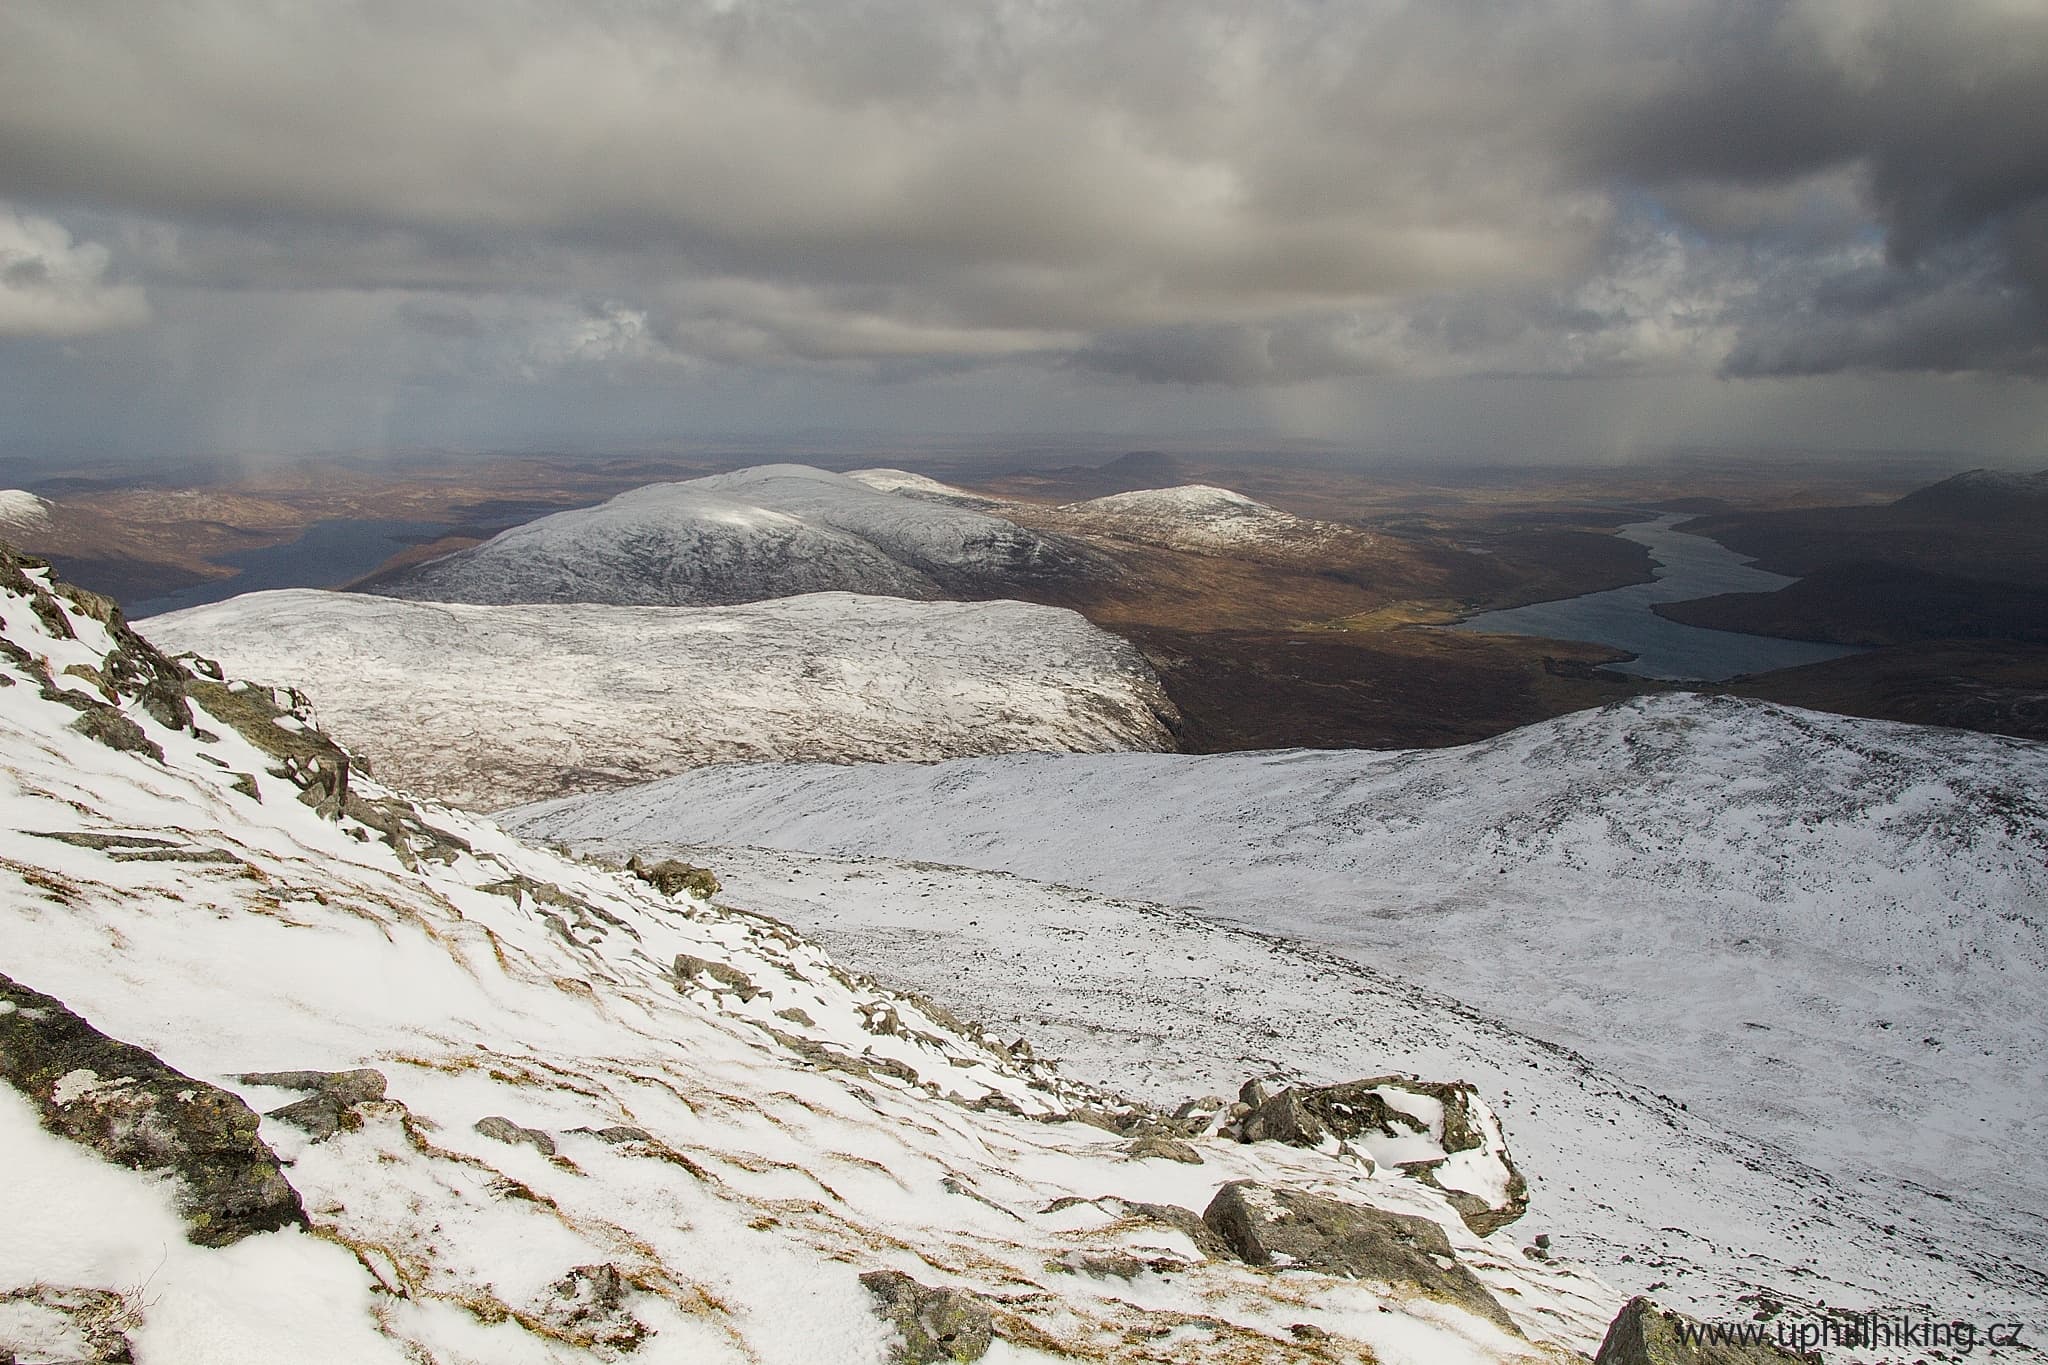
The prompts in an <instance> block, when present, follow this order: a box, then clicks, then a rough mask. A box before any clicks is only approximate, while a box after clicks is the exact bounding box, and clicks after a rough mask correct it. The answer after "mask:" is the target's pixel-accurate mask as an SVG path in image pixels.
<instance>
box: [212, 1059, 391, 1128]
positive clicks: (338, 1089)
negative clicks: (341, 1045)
mask: <svg viewBox="0 0 2048 1365" xmlns="http://www.w3.org/2000/svg"><path fill="white" fill-rule="evenodd" d="M239 1079H240V1080H241V1081H242V1082H243V1083H244V1084H246V1085H268V1086H275V1087H277V1088H278V1089H280V1090H311V1091H313V1092H314V1093H313V1094H311V1095H309V1096H307V1097H306V1098H305V1099H303V1100H296V1101H294V1102H292V1103H291V1104H287V1105H285V1106H284V1107H283V1108H281V1109H273V1110H271V1111H270V1112H269V1113H267V1114H265V1115H264V1117H265V1118H272V1119H277V1120H279V1121H280V1122H283V1123H289V1124H291V1125H293V1126H294V1127H296V1128H303V1129H304V1130H305V1131H307V1132H308V1133H311V1134H312V1135H313V1140H314V1141H315V1142H319V1141H321V1140H323V1139H325V1138H330V1137H333V1136H334V1135H335V1134H336V1133H338V1132H340V1131H342V1130H343V1129H344V1128H348V1129H354V1128H360V1127H361V1126H362V1119H361V1118H360V1117H358V1116H357V1114H356V1113H355V1106H357V1105H359V1104H367V1103H371V1102H373V1101H376V1100H381V1099H383V1098H384V1073H383V1072H381V1071H378V1070H376V1069H374V1068H372V1067H359V1068H357V1069H356V1070H353V1071H251V1072H249V1073H247V1074H246V1075H243V1076H241V1077H240V1078H239Z"/></svg>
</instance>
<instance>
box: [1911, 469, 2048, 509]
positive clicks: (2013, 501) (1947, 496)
mask: <svg viewBox="0 0 2048 1365" xmlns="http://www.w3.org/2000/svg"><path fill="white" fill-rule="evenodd" d="M2044 508H2048V470H2042V471H2040V472H2038V473H2034V474H2016V473H2012V472H2009V471H2006V470H1998V469H1969V470H1965V471H1964V472H1962V473H1961V474H1955V475H1952V476H1950V477H1949V478H1946V479H1943V480H1941V482H1939V483H1932V484H1929V485H1928V486H1927V487H1925V488H1919V489H1915V490H1914V491H1913V492H1911V493H1908V494H1906V495H1905V496H1904V497H1902V498H1900V499H1899V500H1898V501H1897V502H1895V503H1893V504H1892V509H1893V510H1894V511H1896V512H1912V513H1916V514H1920V515H1933V516H1945V517H1957V518H1962V519H1964V520H1979V521H2009V520H2016V519H2025V518H2039V517H2040V515H2041V513H2042V510H2043V509H2044Z"/></svg>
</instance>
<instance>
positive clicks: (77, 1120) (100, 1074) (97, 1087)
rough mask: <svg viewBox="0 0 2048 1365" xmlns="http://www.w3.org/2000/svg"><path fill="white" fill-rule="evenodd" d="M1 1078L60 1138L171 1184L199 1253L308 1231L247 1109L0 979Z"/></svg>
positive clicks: (47, 999) (59, 1005)
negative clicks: (285, 1230)
mask: <svg viewBox="0 0 2048 1365" xmlns="http://www.w3.org/2000/svg"><path fill="white" fill-rule="evenodd" d="M0 1078H4V1079H6V1080H7V1081H8V1082H9V1083H10V1084H12V1085H13V1086H14V1088H15V1089H17V1090H19V1091H21V1092H22V1094H24V1095H26V1096H28V1098H29V1099H30V1101H32V1102H33V1103H34V1104H35V1106H36V1108H37V1109H38V1110H40V1111H41V1114H42V1121H43V1127H45V1128H47V1129H48V1130H49V1131H51V1132H52V1133H55V1134H57V1135H58V1136H59V1137H65V1138H69V1139H71V1140H72V1141H74V1142H78V1143H82V1144H84V1145H85V1146H87V1147H90V1148H92V1149H93V1150H94V1151H96V1152H98V1153H99V1154H100V1155H101V1156H104V1157H106V1158H107V1159H108V1160H109V1161H112V1162H115V1163H117V1164H119V1165H122V1166H127V1167H131V1168H133V1169H136V1170H145V1171H166V1170H167V1171H170V1172H171V1173H173V1174H174V1175H176V1176H177V1178H178V1182H179V1198H178V1206H179V1211H180V1212H181V1213H183V1215H184V1217H185V1228H186V1232H185V1235H186V1236H187V1237H188V1238H190V1239H191V1240H192V1241H193V1242H196V1243H198V1244H199V1245H201V1246H214V1247H218V1246H227V1245H229V1244H230V1243H233V1242H238V1241H240V1240H241V1239H242V1238H244V1237H247V1236H249V1235H250V1234H252V1233H257V1232H270V1231H272V1230H274V1229H276V1228H281V1227H285V1226H287V1225H297V1226H304V1224H305V1221H306V1213H305V1210H304V1209H303V1208H302V1207H301V1206H300V1203H299V1196H298V1193H297V1191H295V1190H293V1189H292V1187H291V1185H290V1184H289V1183H288V1182H287V1181H286V1180H285V1178H284V1173H283V1172H282V1171H281V1170H279V1169H278V1163H277V1157H276V1155H275V1154H274V1153H272V1152H271V1150H270V1148H269V1147H268V1146H266V1145H265V1144H264V1142H263V1139H262V1138H260V1137H258V1136H257V1131H256V1130H257V1127H258V1122H257V1118H256V1115H255V1113H254V1111H252V1110H251V1109H250V1108H249V1106H248V1105H246V1104H244V1103H242V1101H241V1100H240V1099H239V1098H237V1097H236V1096H234V1095H231V1094H229V1093H228V1092H227V1091H225V1090H222V1089H220V1088H219V1087H217V1086H212V1085H208V1084H207V1083H206V1082H204V1081H200V1080H194V1079H193V1078H192V1077H190V1076H187V1075H185V1074H183V1073H182V1072H179V1071H176V1070H173V1069H172V1068H171V1067H168V1066H166V1065H164V1063H163V1062H161V1061H159V1060H158V1059H157V1058H156V1057H154V1056H152V1055H151V1054H149V1053H147V1052H145V1051H143V1050H142V1049H141V1048H139V1047H134V1046H132V1045H130V1044H128V1043H123V1042H119V1041H117V1040H115V1039H112V1038H109V1037H107V1036H106V1035H105V1034H103V1033H101V1032H100V1031H99V1030H98V1029H95V1028H94V1027H93V1026H92V1025H90V1024H88V1023H86V1022H85V1020H83V1019H81V1018H79V1017H78V1016H77V1015H75V1014H73V1013H72V1012H71V1011H70V1010H68V1009H66V1008H65V1007H64V1005H63V1004H62V1003H61V1002H60V1001H57V1000H54V999H52V998H51V997H49V996H47V995H43V994H42V993H40V992H38V991H33V990H30V989H29V988H28V987H26V986H22V985H19V984H17V983H16V982H14V981H12V980H10V979H9V978H7V977H5V976H0Z"/></svg>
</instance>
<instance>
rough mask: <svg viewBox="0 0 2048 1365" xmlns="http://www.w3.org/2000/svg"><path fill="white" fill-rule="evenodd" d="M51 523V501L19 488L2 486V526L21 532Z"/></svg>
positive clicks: (15, 532)
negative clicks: (48, 501)
mask: <svg viewBox="0 0 2048 1365" xmlns="http://www.w3.org/2000/svg"><path fill="white" fill-rule="evenodd" d="M49 523H50V504H49V503H47V502H45V501H44V500H43V499H41V498H39V497H37V496H36V495H35V494H33V493H25V492H23V491H22V490H21V489H19V488H0V527H5V528H6V529H7V530H8V531H9V532H10V533H13V534H19V533H21V532H23V531H34V530H39V529H40V528H42V527H44V526H47V525H49Z"/></svg>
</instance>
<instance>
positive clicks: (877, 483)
mask: <svg viewBox="0 0 2048 1365" xmlns="http://www.w3.org/2000/svg"><path fill="white" fill-rule="evenodd" d="M846 477H847V478H849V479H852V480H854V481H855V482H856V483H863V484H866V485H867V486H868V487H869V488H872V489H874V490H876V491H877V492H880V493H895V494H897V495H898V496H900V497H906V498H923V499H926V500H927V501H930V502H943V503H950V504H952V505H953V506H955V507H982V508H987V507H1001V506H1003V500H1002V499H1001V498H991V497H988V496H986V495H984V494H981V493H970V492H968V491H967V490H966V489H964V488H956V487H954V486H953V485H952V484H950V483H941V482H939V480H937V479H934V478H931V477H929V476H927V475H924V474H913V473H911V472H910V471H909V470H907V469H849V470H848V471H846Z"/></svg>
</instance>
